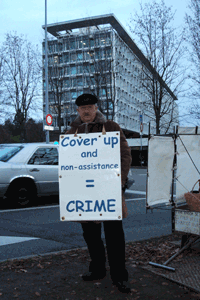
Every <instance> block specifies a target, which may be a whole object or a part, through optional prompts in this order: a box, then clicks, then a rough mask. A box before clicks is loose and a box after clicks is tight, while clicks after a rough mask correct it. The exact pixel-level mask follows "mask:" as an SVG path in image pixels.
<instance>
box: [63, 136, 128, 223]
mask: <svg viewBox="0 0 200 300" xmlns="http://www.w3.org/2000/svg"><path fill="white" fill-rule="evenodd" d="M59 195H60V196H59V197H60V219H61V220H62V221H87V220H91V221H92V220H93V221H95V220H96V221H98V220H100V221H102V220H122V194H121V158H120V132H119V131H114V132H106V134H102V133H101V132H100V133H89V134H78V135H77V136H75V135H74V134H68V135H62V136H60V142H59Z"/></svg>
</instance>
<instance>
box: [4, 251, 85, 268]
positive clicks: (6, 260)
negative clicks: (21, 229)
mask: <svg viewBox="0 0 200 300" xmlns="http://www.w3.org/2000/svg"><path fill="white" fill-rule="evenodd" d="M77 250H87V247H82V248H74V249H69V250H61V251H56V252H48V253H44V254H33V255H27V256H21V257H16V258H9V259H5V260H0V264H1V263H4V262H13V261H15V260H22V259H30V258H34V257H45V256H50V255H59V254H65V253H67V252H70V251H77Z"/></svg>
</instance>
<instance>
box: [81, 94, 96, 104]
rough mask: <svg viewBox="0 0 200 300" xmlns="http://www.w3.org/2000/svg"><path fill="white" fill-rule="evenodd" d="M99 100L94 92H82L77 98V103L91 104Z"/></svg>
mask: <svg viewBox="0 0 200 300" xmlns="http://www.w3.org/2000/svg"><path fill="white" fill-rule="evenodd" d="M97 101H98V98H97V97H96V96H95V95H92V94H82V95H80V96H78V98H77V99H76V105H77V106H82V105H91V104H96V103H97Z"/></svg>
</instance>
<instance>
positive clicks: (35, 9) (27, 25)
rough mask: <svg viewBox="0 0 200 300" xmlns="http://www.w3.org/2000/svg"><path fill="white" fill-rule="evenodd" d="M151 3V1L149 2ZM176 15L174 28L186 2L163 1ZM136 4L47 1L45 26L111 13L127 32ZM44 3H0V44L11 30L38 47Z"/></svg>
mask: <svg viewBox="0 0 200 300" xmlns="http://www.w3.org/2000/svg"><path fill="white" fill-rule="evenodd" d="M149 1H151V0H149ZM165 2H166V5H167V6H170V5H171V6H172V7H173V8H174V9H175V10H176V11H177V12H176V20H175V23H176V26H179V25H181V24H183V21H184V14H185V11H186V8H187V3H188V0H166V1H165ZM138 8H139V5H138V0H120V1H119V0H100V1H99V0H98V1H97V0H93V1H91V0H73V1H68V0H47V23H48V24H51V23H56V22H63V21H69V20H73V19H79V18H86V17H92V16H98V15H101V14H108V13H114V14H115V16H116V17H117V19H118V20H119V21H120V23H121V24H122V25H123V26H124V27H125V29H127V30H128V26H127V24H128V23H130V16H131V13H133V11H134V9H136V10H137V9H138ZM44 23H45V0H18V1H17V0H0V24H1V26H0V42H2V41H3V39H4V36H5V33H7V32H10V31H13V30H15V31H16V32H17V33H18V34H21V33H23V34H25V35H27V38H28V39H30V40H32V41H33V42H34V43H38V44H40V43H41V41H42V39H43V37H44V30H43V29H42V28H41V27H42V25H44Z"/></svg>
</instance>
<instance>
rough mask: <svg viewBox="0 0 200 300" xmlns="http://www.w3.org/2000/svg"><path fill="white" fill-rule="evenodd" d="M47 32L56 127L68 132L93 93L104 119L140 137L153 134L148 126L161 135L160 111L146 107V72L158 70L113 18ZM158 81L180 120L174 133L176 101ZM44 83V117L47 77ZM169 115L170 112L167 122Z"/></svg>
mask: <svg viewBox="0 0 200 300" xmlns="http://www.w3.org/2000/svg"><path fill="white" fill-rule="evenodd" d="M43 28H44V26H43ZM47 31H48V32H49V33H50V34H51V36H52V39H51V40H48V74H49V79H48V81H49V85H48V98H49V112H50V113H51V114H52V116H53V120H54V121H53V126H54V127H55V129H57V130H59V129H60V132H64V131H65V130H66V129H68V126H69V124H70V123H71V121H72V120H73V119H74V118H75V117H76V105H75V100H76V98H77V96H79V95H81V94H82V93H87V92H89V93H94V94H96V95H97V96H98V98H99V99H100V101H99V103H98V106H99V109H100V111H101V112H102V113H103V114H104V115H105V117H106V118H107V119H112V120H114V121H115V122H117V123H118V124H119V125H120V126H121V128H122V129H123V131H124V132H125V134H126V135H127V136H131V134H132V136H135V137H137V136H139V134H140V132H141V128H142V130H143V131H142V133H143V134H144V135H146V134H148V126H149V122H150V127H151V133H155V132H156V123H155V113H154V111H153V108H152V106H151V105H147V104H148V103H150V102H151V97H152V96H151V94H150V93H149V91H148V89H146V88H145V87H144V84H143V83H144V82H147V79H146V77H145V76H146V75H145V74H147V73H148V75H150V76H155V72H154V70H153V69H152V67H151V65H150V64H149V62H148V60H147V59H146V58H145V57H144V55H143V54H142V52H141V51H140V50H139V48H138V47H137V46H136V44H135V43H134V41H133V40H132V39H131V37H130V36H129V35H128V34H127V32H126V31H125V30H124V28H123V27H122V26H121V24H120V23H119V22H118V21H117V20H116V18H115V17H114V15H113V14H110V15H104V16H98V17H93V18H87V19H79V20H74V21H70V22H64V23H58V24H51V25H47ZM44 58H45V49H44V43H43V60H44ZM156 77H157V78H158V81H159V84H160V86H161V87H162V89H163V90H164V91H165V97H166V101H171V103H173V108H172V109H173V111H174V114H175V115H176V118H175V120H176V121H175V122H171V124H170V126H171V128H170V130H171V129H172V127H173V126H174V125H177V119H178V107H177V104H176V101H175V100H177V99H176V97H175V96H174V94H173V93H172V92H171V90H170V89H169V88H168V87H167V86H166V84H165V83H164V82H162V79H159V75H158V74H156ZM43 80H44V93H43V94H44V119H45V76H44V79H43ZM168 99H169V100H168ZM145 104H146V105H145ZM172 109H171V111H172ZM170 117H171V115H170V114H166V115H165V116H164V117H163V118H162V122H163V124H164V123H166V124H167V123H169V120H170ZM141 122H142V127H141ZM163 128H164V127H163ZM163 130H164V129H163ZM170 130H169V131H170ZM171 131H172V130H171ZM161 133H162V132H161Z"/></svg>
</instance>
